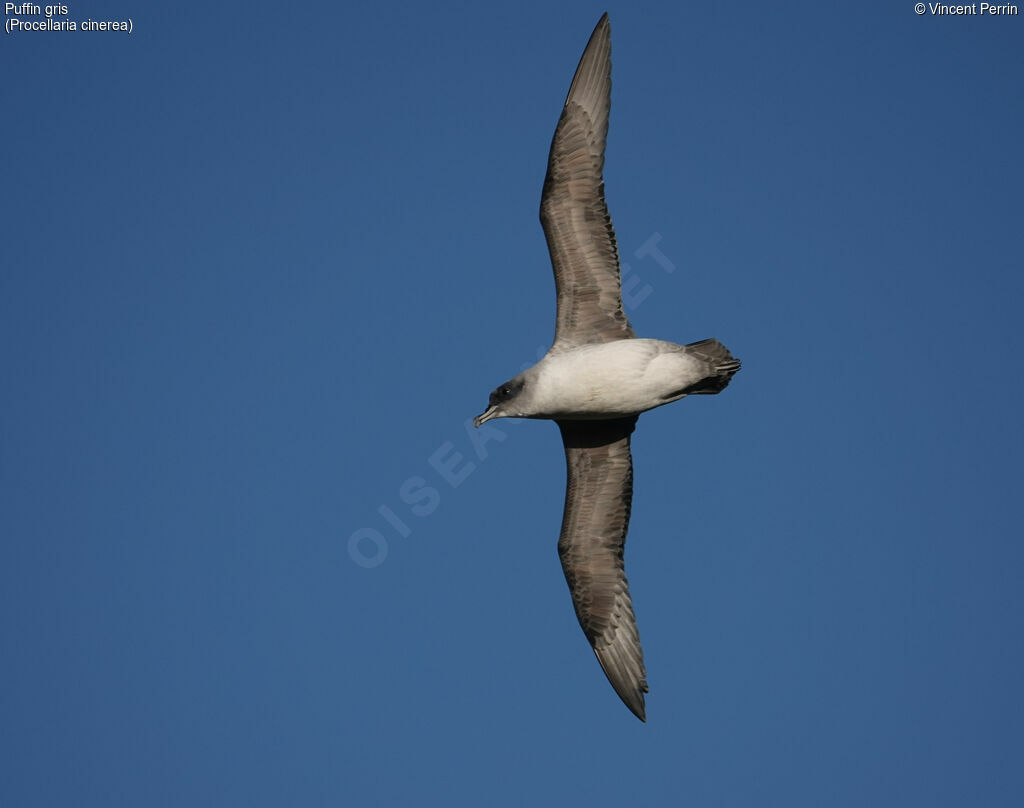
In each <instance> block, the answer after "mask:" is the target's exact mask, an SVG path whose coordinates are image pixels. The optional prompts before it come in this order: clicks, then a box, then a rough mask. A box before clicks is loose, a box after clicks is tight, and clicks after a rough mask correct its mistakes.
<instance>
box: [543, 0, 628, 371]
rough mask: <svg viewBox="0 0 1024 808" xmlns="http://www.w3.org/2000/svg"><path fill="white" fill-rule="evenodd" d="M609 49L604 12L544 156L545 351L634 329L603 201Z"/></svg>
mask: <svg viewBox="0 0 1024 808" xmlns="http://www.w3.org/2000/svg"><path fill="white" fill-rule="evenodd" d="M611 50H612V47H611V26H610V25H609V23H608V15H607V14H605V15H604V16H603V17H601V19H600V21H599V22H598V23H597V27H596V28H595V29H594V33H593V34H592V35H591V37H590V42H588V43H587V47H586V50H584V51H583V56H582V58H581V59H580V64H579V67H577V68H576V75H575V76H574V77H573V80H572V86H570V87H569V95H568V97H567V98H566V100H565V107H564V109H563V110H562V115H561V117H560V118H559V119H558V126H557V128H556V129H555V136H554V138H553V139H552V141H551V153H550V154H549V156H548V173H547V176H546V177H545V179H544V192H543V194H542V196H541V203H540V221H541V225H542V226H543V227H544V235H545V236H546V237H547V242H548V250H549V251H550V252H551V264H552V266H553V267H554V270H555V288H556V292H557V294H558V322H557V325H556V327H555V343H554V346H553V347H552V349H551V350H552V352H553V353H554V352H558V351H560V350H565V349H567V348H572V347H575V346H577V345H583V344H586V343H591V342H611V341H613V340H619V339H625V338H628V337H635V336H636V334H635V333H634V332H633V328H632V326H630V324H629V320H628V319H627V318H626V315H625V313H623V311H622V290H621V281H620V278H619V252H618V248H617V247H616V245H615V231H614V230H613V228H612V220H611V217H610V216H609V215H608V206H607V205H606V204H605V201H604V180H603V178H602V171H603V169H604V145H605V137H606V135H607V134H608V112H609V110H610V108H611V86H612V79H611V71H612V63H611Z"/></svg>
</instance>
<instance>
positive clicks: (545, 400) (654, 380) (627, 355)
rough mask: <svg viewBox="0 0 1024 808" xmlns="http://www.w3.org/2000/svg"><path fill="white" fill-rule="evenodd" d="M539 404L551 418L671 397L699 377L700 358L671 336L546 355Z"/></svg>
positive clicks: (630, 410)
mask: <svg viewBox="0 0 1024 808" xmlns="http://www.w3.org/2000/svg"><path fill="white" fill-rule="evenodd" d="M538 370H540V378H539V380H538V382H539V388H540V389H539V392H540V396H539V399H538V401H537V402H536V403H537V404H539V405H540V407H541V408H542V409H543V410H544V412H545V415H546V416H547V417H551V418H558V417H575V418H602V417H617V416H623V415H631V414H634V413H639V412H644V411H645V410H649V409H652V408H654V407H657V406H660V405H661V404H666V403H668V402H669V401H673V400H675V399H676V398H678V397H679V395H680V393H681V391H682V390H683V389H684V388H686V387H687V386H688V385H690V384H693V383H694V382H696V381H699V377H700V374H701V368H700V366H699V363H698V362H697V361H695V360H694V359H693V358H692V357H691V356H688V355H687V354H686V353H685V352H684V351H682V350H681V349H680V346H678V345H674V344H673V343H670V342H662V341H660V340H651V339H631V340H621V341H618V342H610V343H605V344H602V345H585V346H582V347H580V348H576V349H574V350H572V351H566V352H565V353H560V354H556V355H554V356H551V355H548V356H546V357H544V359H543V360H541V362H540V363H539V364H538Z"/></svg>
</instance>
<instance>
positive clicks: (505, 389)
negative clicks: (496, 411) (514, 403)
mask: <svg viewBox="0 0 1024 808" xmlns="http://www.w3.org/2000/svg"><path fill="white" fill-rule="evenodd" d="M511 392H512V390H511V389H510V388H509V386H508V385H507V384H506V385H505V386H504V387H502V388H501V394H502V395H503V396H507V395H509V394H510V393H511Z"/></svg>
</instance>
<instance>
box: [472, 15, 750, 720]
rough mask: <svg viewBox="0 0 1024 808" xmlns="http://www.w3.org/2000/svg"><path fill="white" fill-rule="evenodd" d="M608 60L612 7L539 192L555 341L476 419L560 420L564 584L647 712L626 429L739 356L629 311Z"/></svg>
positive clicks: (611, 665) (625, 688)
mask: <svg viewBox="0 0 1024 808" xmlns="http://www.w3.org/2000/svg"><path fill="white" fill-rule="evenodd" d="M611 69H612V66H611V26H610V24H609V22H608V15H607V14H605V15H604V16H602V17H601V19H600V20H599V21H598V23H597V27H596V28H595V29H594V33H593V34H592V35H591V37H590V41H589V42H588V43H587V47H586V49H585V50H584V51H583V56H582V57H581V58H580V63H579V66H578V67H577V68H576V75H575V76H573V80H572V84H571V85H570V87H569V95H568V97H567V98H566V100H565V107H564V108H563V109H562V114H561V116H560V117H559V119H558V126H557V127H556V128H555V135H554V138H553V139H552V141H551V152H550V154H549V156H548V171H547V176H546V177H545V178H544V191H543V193H542V195H541V203H540V221H541V225H542V226H543V228H544V235H545V236H546V238H547V242H548V250H549V251H550V253H551V264H552V266H553V268H554V271H555V289H556V293H557V296H558V315H557V321H556V325H555V341H554V344H553V345H552V346H551V349H550V350H549V351H548V352H547V354H546V355H545V356H544V358H543V359H541V360H540V361H539V362H538V363H537V364H535V365H534V366H533V367H531V368H529V369H528V370H526V371H524V372H522V373H520V374H519V375H518V376H515V377H514V378H512V379H509V380H508V381H507V382H505V383H504V384H502V385H500V386H499V387H498V388H497V389H496V390H495V391H494V392H493V393H491V396H490V401H489V404H488V407H487V410H486V411H485V412H484V413H482V414H481V415H479V416H477V418H476V419H475V420H474V424H475V425H476V426H477V427H479V426H481V425H482V424H483V423H485V422H486V421H489V420H491V419H492V418H510V417H511V418H546V419H550V420H553V421H555V423H557V424H558V427H559V429H560V430H561V433H562V442H563V444H564V445H565V461H566V466H567V469H568V480H567V483H566V489H565V511H564V514H563V516H562V531H561V534H560V535H559V538H558V555H559V558H560V559H561V561H562V569H563V571H564V572H565V580H566V582H567V583H568V584H569V592H570V593H571V595H572V603H573V606H574V607H575V609H576V617H577V618H579V621H580V626H581V627H582V628H583V633H584V634H585V635H586V637H587V639H588V640H589V641H590V645H591V647H592V648H593V649H594V653H595V654H596V655H597V660H598V662H600V663H601V668H602V669H603V670H604V672H605V675H606V676H607V677H608V681H609V682H611V685H612V687H613V688H615V692H616V693H618V695H619V698H621V699H622V701H623V702H624V703H625V704H626V706H627V707H629V709H630V710H632V711H633V713H634V714H635V715H636V716H637V718H639V719H640V720H641V721H646V720H647V719H646V712H645V704H644V693H646V692H647V672H646V669H645V668H644V658H643V651H642V649H641V647H640V636H639V634H638V633H637V627H636V617H635V615H634V613H633V602H632V600H631V599H630V596H629V585H628V583H627V581H626V574H625V570H624V567H623V548H624V546H625V541H626V531H627V529H628V527H629V511H630V503H631V502H632V499H633V460H632V456H631V454H630V449H629V436H630V435H631V434H632V432H633V428H634V427H635V425H636V421H637V417H638V416H639V415H640V413H642V412H645V411H647V410H650V409H653V408H655V407H660V406H661V405H662V404H668V403H670V402H672V401H678V400H679V399H681V398H683V397H685V396H688V395H693V394H697V393H705V394H706V393H720V392H721V391H722V390H724V389H725V386H726V385H727V384H729V380H730V379H731V378H732V377H733V374H735V373H736V371H738V370H739V368H740V363H739V360H738V359H735V358H734V357H733V356H732V355H731V354H730V353H729V351H728V350H727V349H726V347H725V346H724V345H722V343H720V342H718V340H714V339H707V340H703V341H701V342H694V343H691V344H689V345H677V344H675V343H672V342H663V341H661V340H654V339H638V338H637V336H636V334H635V332H634V331H633V327H632V326H631V325H630V323H629V320H628V319H627V317H626V315H625V313H624V312H623V310H622V289H621V282H620V278H619V253H618V248H617V247H616V244H615V231H614V230H613V228H612V220H611V217H610V216H609V214H608V207H607V205H606V204H605V199H604V179H603V177H602V174H603V169H604V149H605V138H606V136H607V134H608V112H609V109H610V108H611Z"/></svg>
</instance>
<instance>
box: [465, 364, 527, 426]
mask: <svg viewBox="0 0 1024 808" xmlns="http://www.w3.org/2000/svg"><path fill="white" fill-rule="evenodd" d="M525 377H526V374H525V373H520V374H519V375H518V376H516V377H515V378H514V379H509V380H508V381H507V382H505V383H504V384H501V385H498V387H496V388H495V389H494V392H493V393H491V398H490V400H489V401H488V402H487V409H486V410H484V411H483V413H482V414H480V415H478V416H477V417H476V418H474V419H473V426H476V427H479V426H480V425H481V424H483V423H484V422H486V421H490V420H491V419H492V418H508V417H510V416H511V417H515V416H517V415H523V414H524V413H523V412H522V408H521V407H519V406H518V404H519V401H518V400H519V396H520V394H521V393H522V392H523V388H524V387H525V386H526V378H525Z"/></svg>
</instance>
